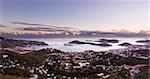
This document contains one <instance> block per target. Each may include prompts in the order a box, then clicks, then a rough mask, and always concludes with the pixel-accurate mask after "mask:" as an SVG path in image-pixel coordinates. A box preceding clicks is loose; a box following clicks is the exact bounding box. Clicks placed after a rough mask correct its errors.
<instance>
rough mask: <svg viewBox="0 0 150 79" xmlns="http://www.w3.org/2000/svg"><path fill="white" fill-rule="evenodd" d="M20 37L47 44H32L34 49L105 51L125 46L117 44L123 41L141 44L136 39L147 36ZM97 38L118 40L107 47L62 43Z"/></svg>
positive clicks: (90, 40)
mask: <svg viewBox="0 0 150 79" xmlns="http://www.w3.org/2000/svg"><path fill="white" fill-rule="evenodd" d="M19 39H20V38H19ZM21 39H25V40H34V41H42V42H45V43H47V44H48V45H49V46H38V47H37V46H33V48H34V49H43V48H55V49H59V50H61V51H65V52H83V51H86V50H93V51H106V50H111V49H121V48H126V47H124V46H119V44H121V43H124V42H128V43H131V44H134V45H143V43H137V42H136V41H137V40H145V39H147V38H145V37H143V38H141V37H113V38H108V37H101V38H21ZM98 39H117V40H119V43H109V44H111V45H112V46H109V47H102V46H95V45H89V44H72V45H71V46H70V45H68V46H66V45H64V44H68V42H71V41H73V40H79V41H84V42H94V43H99V42H95V41H97V40H98Z"/></svg>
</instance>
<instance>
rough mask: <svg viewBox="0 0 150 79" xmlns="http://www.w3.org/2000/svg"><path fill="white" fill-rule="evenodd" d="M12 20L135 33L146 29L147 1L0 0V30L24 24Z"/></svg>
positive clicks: (10, 29) (8, 29) (9, 29)
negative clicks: (0, 25)
mask: <svg viewBox="0 0 150 79" xmlns="http://www.w3.org/2000/svg"><path fill="white" fill-rule="evenodd" d="M11 22H25V23H33V24H36V23H37V24H45V25H54V26H59V27H73V28H78V29H81V30H96V31H112V30H120V29H125V30H129V31H132V32H138V31H140V30H148V29H149V27H148V0H0V24H3V25H7V26H9V27H0V31H3V32H5V31H6V32H7V31H16V30H13V28H18V27H26V26H25V25H19V24H12V23H11ZM31 27H35V26H31ZM41 27H43V26H41Z"/></svg>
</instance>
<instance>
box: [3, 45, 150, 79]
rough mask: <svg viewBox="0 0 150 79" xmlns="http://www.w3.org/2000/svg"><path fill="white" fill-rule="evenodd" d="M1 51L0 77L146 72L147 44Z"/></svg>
mask: <svg viewBox="0 0 150 79" xmlns="http://www.w3.org/2000/svg"><path fill="white" fill-rule="evenodd" d="M44 45H45V44H44ZM0 51H1V52H0V57H1V59H0V73H1V74H3V75H16V76H19V77H23V78H30V79H135V78H137V79H138V77H143V76H140V75H139V74H140V73H142V72H143V71H147V73H148V71H149V59H150V56H149V45H133V46H129V47H128V48H124V49H114V50H108V51H101V52H94V51H90V50H89V51H84V52H63V51H60V50H57V49H53V48H47V49H41V50H30V51H28V52H26V53H20V52H19V51H15V50H13V49H11V48H1V49H0ZM21 51H23V50H21ZM25 51H26V50H25ZM144 79H145V78H144ZM147 79H148V76H147Z"/></svg>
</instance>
